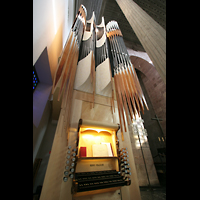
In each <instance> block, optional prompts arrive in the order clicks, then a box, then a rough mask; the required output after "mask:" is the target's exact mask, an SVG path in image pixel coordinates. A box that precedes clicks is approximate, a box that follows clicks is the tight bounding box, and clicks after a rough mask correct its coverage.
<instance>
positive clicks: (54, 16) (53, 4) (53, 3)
mask: <svg viewBox="0 0 200 200" xmlns="http://www.w3.org/2000/svg"><path fill="white" fill-rule="evenodd" d="M52 6H53V23H54V33H55V34H56V32H57V25H56V9H55V0H52Z"/></svg>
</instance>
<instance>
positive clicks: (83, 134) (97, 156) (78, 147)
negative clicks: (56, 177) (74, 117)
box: [63, 119, 131, 197]
mask: <svg viewBox="0 0 200 200" xmlns="http://www.w3.org/2000/svg"><path fill="white" fill-rule="evenodd" d="M118 130H119V125H117V124H116V125H110V124H105V123H100V122H94V121H89V120H82V119H80V120H79V126H78V134H77V143H76V144H75V146H71V145H70V146H69V147H68V149H67V152H66V155H67V156H66V159H67V160H66V162H65V163H66V166H65V169H64V170H65V171H64V177H63V181H64V182H67V181H69V179H72V189H71V191H72V194H73V196H75V197H77V196H84V195H89V194H91V193H92V194H96V193H101V192H107V191H114V190H117V189H120V187H122V186H128V185H130V184H131V179H130V175H131V172H130V170H131V168H130V167H129V160H128V159H127V158H128V151H127V148H122V149H119V140H118V137H117V131H118ZM82 151H84V152H82ZM82 154H85V156H82Z"/></svg>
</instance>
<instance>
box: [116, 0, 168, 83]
mask: <svg viewBox="0 0 200 200" xmlns="http://www.w3.org/2000/svg"><path fill="white" fill-rule="evenodd" d="M116 2H117V3H118V5H119V7H120V8H121V10H122V12H123V13H124V15H125V17H126V19H127V20H128V22H129V24H130V25H131V27H132V29H133V31H134V32H135V34H136V35H137V37H138V39H139V40H140V42H141V44H142V46H143V47H144V49H145V51H146V52H147V54H148V55H149V57H150V58H151V60H152V62H153V64H154V66H155V67H156V69H157V71H158V73H159V74H160V76H161V78H162V80H163V81H164V83H165V84H166V31H165V29H163V28H162V27H161V26H160V25H159V24H158V23H157V22H156V21H155V20H154V19H153V18H151V17H150V16H149V15H148V14H147V13H146V12H145V11H144V10H143V9H142V8H140V7H139V6H138V5H137V4H136V3H135V2H134V1H133V0H116Z"/></svg>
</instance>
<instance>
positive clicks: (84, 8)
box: [81, 4, 87, 17]
mask: <svg viewBox="0 0 200 200" xmlns="http://www.w3.org/2000/svg"><path fill="white" fill-rule="evenodd" d="M81 7H82V8H83V10H84V11H85V15H86V17H87V9H86V7H85V6H84V5H83V4H81Z"/></svg>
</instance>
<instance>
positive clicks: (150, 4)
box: [75, 0, 166, 52]
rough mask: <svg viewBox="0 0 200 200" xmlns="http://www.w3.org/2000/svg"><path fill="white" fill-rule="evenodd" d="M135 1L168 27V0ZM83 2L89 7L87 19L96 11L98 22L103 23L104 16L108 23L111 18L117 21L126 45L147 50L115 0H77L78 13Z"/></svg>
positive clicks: (162, 24)
mask: <svg viewBox="0 0 200 200" xmlns="http://www.w3.org/2000/svg"><path fill="white" fill-rule="evenodd" d="M134 2H135V3H136V4H138V5H139V6H140V7H141V8H142V9H143V10H144V11H145V12H146V13H147V14H148V15H150V16H151V17H152V18H153V19H154V20H155V21H156V22H157V23H158V24H160V25H161V26H162V27H163V28H164V29H166V0H134ZM81 4H83V5H84V6H85V7H86V9H87V20H89V19H90V18H91V17H92V12H93V11H94V12H95V16H96V23H97V24H100V23H101V17H102V16H104V19H105V23H106V24H107V23H108V22H109V21H111V20H115V21H117V22H118V24H119V27H120V29H121V31H122V34H123V39H124V42H125V44H126V46H127V47H129V48H131V49H133V50H135V51H143V52H144V51H145V50H144V48H143V46H142V44H141V43H140V41H139V39H138V38H137V36H136V34H135V33H134V31H133V29H132V27H131V26H130V24H129V22H128V21H127V19H126V17H125V16H124V14H123V12H122V11H121V9H120V7H119V6H118V4H117V2H116V1H115V0H109V1H108V0H77V1H76V11H75V12H76V13H77V12H78V9H79V7H80V5H81Z"/></svg>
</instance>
